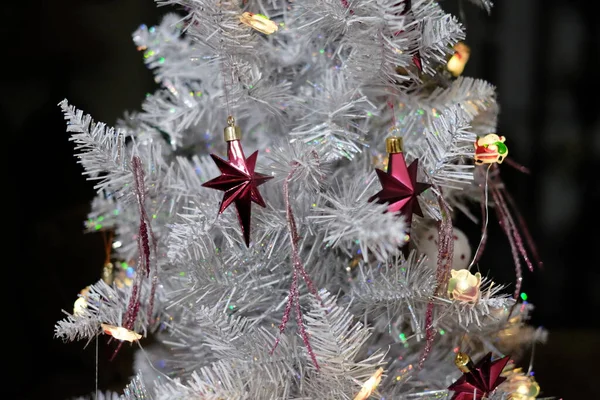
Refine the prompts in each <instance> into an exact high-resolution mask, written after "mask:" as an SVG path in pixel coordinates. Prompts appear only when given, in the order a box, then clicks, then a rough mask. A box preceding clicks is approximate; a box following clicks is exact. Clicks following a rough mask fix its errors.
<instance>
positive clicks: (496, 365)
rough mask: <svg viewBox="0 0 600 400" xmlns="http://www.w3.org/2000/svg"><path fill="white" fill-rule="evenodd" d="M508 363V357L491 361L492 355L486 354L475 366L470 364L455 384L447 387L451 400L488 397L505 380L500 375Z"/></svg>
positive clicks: (476, 399) (478, 399)
mask: <svg viewBox="0 0 600 400" xmlns="http://www.w3.org/2000/svg"><path fill="white" fill-rule="evenodd" d="M509 361H510V357H509V356H504V357H502V358H499V359H497V360H494V361H492V353H487V354H486V355H485V356H484V357H483V358H482V359H481V360H479V361H478V362H477V364H474V365H473V364H472V365H471V368H469V371H468V372H464V373H463V375H462V376H461V377H460V378H458V380H456V382H454V383H453V384H452V385H450V386H448V390H452V391H453V392H454V395H453V396H452V399H451V400H481V399H483V398H485V397H487V396H489V395H490V393H492V392H493V391H494V390H495V389H496V388H497V387H498V386H499V385H500V384H501V383H502V382H504V381H505V380H506V378H505V377H502V376H500V374H502V371H503V370H504V367H506V364H508V362H509Z"/></svg>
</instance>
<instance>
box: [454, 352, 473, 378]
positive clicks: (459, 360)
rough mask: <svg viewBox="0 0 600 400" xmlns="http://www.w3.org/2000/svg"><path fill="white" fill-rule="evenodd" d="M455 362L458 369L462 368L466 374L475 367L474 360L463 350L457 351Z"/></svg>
mask: <svg viewBox="0 0 600 400" xmlns="http://www.w3.org/2000/svg"><path fill="white" fill-rule="evenodd" d="M454 364H456V366H457V367H458V369H460V370H461V371H462V372H464V373H465V374H466V373H467V372H471V369H472V368H473V362H472V361H471V358H470V357H469V356H468V355H466V354H465V353H461V352H458V353H456V358H455V359H454Z"/></svg>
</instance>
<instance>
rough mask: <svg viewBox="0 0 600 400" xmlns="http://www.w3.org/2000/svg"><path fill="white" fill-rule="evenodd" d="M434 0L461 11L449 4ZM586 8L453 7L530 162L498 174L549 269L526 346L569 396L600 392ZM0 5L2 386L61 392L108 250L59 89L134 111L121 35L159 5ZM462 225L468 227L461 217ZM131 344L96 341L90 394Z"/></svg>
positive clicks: (546, 378)
mask: <svg viewBox="0 0 600 400" xmlns="http://www.w3.org/2000/svg"><path fill="white" fill-rule="evenodd" d="M442 4H443V6H444V7H447V8H448V10H450V11H455V12H456V13H457V14H459V7H458V3H457V2H450V1H444V2H442ZM586 4H587V3H586V2H584V1H572V2H564V1H557V0H546V1H541V0H538V1H534V0H530V1H522V0H506V1H498V4H497V6H496V7H495V8H494V10H493V12H492V14H491V15H490V16H487V15H486V14H485V13H484V12H482V11H480V10H479V9H477V8H475V7H473V6H472V5H471V4H470V3H469V2H465V4H463V10H464V14H463V15H462V18H463V21H464V22H465V23H466V25H467V43H468V44H469V45H470V46H471V49H472V54H471V60H470V61H469V64H468V66H467V69H466V71H465V75H468V76H474V77H479V78H483V79H486V80H488V81H490V82H492V83H493V84H495V85H496V86H497V88H498V93H499V102H500V104H501V109H502V111H501V115H500V123H499V129H498V133H500V134H502V135H504V136H506V137H507V144H508V146H509V149H510V157H511V158H512V159H513V160H514V161H516V162H518V163H520V164H522V165H525V166H527V167H528V168H529V169H530V170H531V174H529V175H526V174H523V173H521V172H518V171H516V170H514V169H511V168H510V167H509V166H507V165H506V164H504V165H503V167H502V174H503V177H504V181H505V182H506V184H507V186H508V190H509V191H510V192H511V193H512V195H513V196H514V197H515V198H516V200H517V202H518V204H519V207H520V209H521V211H522V213H523V214H524V215H525V216H526V219H527V223H528V225H529V227H530V229H531V231H532V234H533V236H534V239H535V242H536V243H537V246H538V248H539V250H540V253H541V257H542V258H543V261H544V269H543V270H538V271H536V272H534V273H529V272H526V273H525V284H524V290H525V291H526V292H527V293H528V295H529V300H530V301H531V302H533V303H534V304H535V305H536V307H537V308H536V312H535V313H534V317H533V320H532V323H533V324H534V325H537V326H540V325H541V326H544V327H545V328H547V329H548V330H549V332H550V336H549V342H548V343H547V344H546V345H544V346H538V348H537V349H536V357H535V359H534V370H535V371H536V376H537V379H538V381H539V382H540V385H541V387H542V390H543V393H544V394H545V395H548V396H550V395H553V396H557V397H563V398H565V399H583V398H589V399H592V398H597V395H595V394H594V393H595V391H593V387H592V383H593V382H592V377H594V378H597V376H598V372H600V371H599V370H598V368H597V367H596V365H597V360H598V358H599V356H600V339H599V335H598V332H599V329H600V311H599V307H600V270H599V269H598V262H597V257H596V250H597V248H598V247H600V243H599V242H598V239H600V235H598V224H599V218H598V215H599V214H598V212H597V207H598V205H599V201H600V196H599V190H600V189H599V185H598V182H599V179H598V178H597V171H598V167H599V160H600V158H599V157H598V155H599V154H600V124H599V123H600V121H599V119H598V115H599V113H598V100H597V96H598V94H599V93H600V91H599V90H598V89H599V88H598V78H597V76H598V71H599V66H600V65H599V62H598V61H599V60H598V54H599V52H598V51H599V50H600V49H599V45H600V32H599V25H598V24H597V20H596V16H595V14H594V13H593V11H591V10H588V8H587V7H585V5H586ZM0 9H1V10H2V11H1V12H2V17H3V18H2V21H3V24H2V26H1V28H0V29H2V35H1V37H2V47H1V49H2V50H3V51H2V55H3V57H2V62H1V65H2V71H3V73H2V74H1V75H0V76H1V78H0V79H1V82H2V84H1V89H2V91H1V93H2V97H1V98H0V117H1V118H2V125H1V128H2V130H3V137H4V149H3V150H4V154H5V157H4V158H3V161H4V163H5V167H4V168H3V170H4V176H5V177H6V179H5V181H6V182H7V185H5V186H4V190H3V196H2V198H3V205H4V209H5V211H6V213H7V216H8V223H7V225H5V229H4V234H3V238H4V239H3V241H4V255H5V262H4V269H5V274H4V277H5V279H4V282H5V287H6V289H7V290H4V291H3V294H4V295H5V301H4V309H5V310H6V311H8V315H7V316H5V319H4V324H5V328H4V329H3V338H4V339H3V344H4V348H5V351H4V354H5V357H4V358H5V363H6V366H7V368H8V370H9V371H10V373H9V377H10V379H9V380H7V381H6V383H5V385H4V390H6V389H8V391H9V393H14V395H11V396H10V397H8V398H16V399H38V398H44V399H69V398H72V397H73V396H77V395H85V394H88V393H90V392H91V391H93V389H94V387H95V376H96V374H95V370H96V362H95V359H96V358H95V343H94V342H92V343H90V344H89V345H88V346H87V347H85V349H84V345H85V343H83V342H75V343H63V342H61V341H60V340H57V339H54V338H53V330H54V324H55V323H56V321H57V320H59V319H61V318H62V314H61V309H71V308H72V305H73V301H74V299H75V298H76V294H77V293H78V292H79V290H81V288H83V287H85V286H87V285H88V284H90V283H92V282H94V281H96V280H97V279H98V278H99V274H100V271H101V268H102V264H103V260H104V253H103V238H102V236H101V235H100V234H83V233H82V226H83V225H82V224H83V221H84V220H85V219H86V216H87V212H88V210H89V203H90V200H91V199H92V197H93V194H94V192H93V190H92V188H91V184H90V183H89V182H86V181H85V180H84V178H83V177H82V176H81V169H80V167H79V166H78V165H77V163H76V159H75V158H74V157H73V148H72V144H71V143H70V142H69V141H68V134H67V133H66V131H65V123H64V121H63V119H62V114H61V112H60V110H59V108H58V106H57V104H58V102H59V101H61V100H62V99H64V98H67V99H68V100H69V102H70V103H71V104H74V105H76V106H77V108H80V109H83V110H85V112H86V113H90V114H91V115H92V116H93V117H94V119H96V120H98V121H103V122H106V123H108V124H109V125H110V124H113V123H114V122H115V120H116V119H117V118H119V117H121V116H122V115H123V112H124V111H125V110H137V109H139V106H140V104H141V102H142V100H143V98H144V96H145V94H146V93H147V92H151V91H153V89H154V87H155V86H154V83H153V79H152V74H151V73H150V71H148V70H147V69H146V68H145V67H144V65H143V61H142V56H141V54H140V53H139V52H137V51H136V49H135V46H134V45H133V42H132V40H131V33H132V32H133V31H134V30H135V29H136V28H137V27H138V26H139V25H140V24H142V23H145V24H147V25H149V26H150V25H153V24H156V23H157V22H158V21H159V15H160V14H161V13H164V12H166V11H168V9H159V8H157V7H156V6H155V4H154V3H153V2H152V1H151V0H120V1H116V0H114V1H111V0H95V1H94V0H55V1H52V2H46V1H41V0H34V1H29V2H11V3H4V4H3V5H2V6H1V8H0ZM491 225H492V228H491V234H490V239H489V241H488V247H487V249H486V252H485V255H484V258H483V260H482V264H484V265H486V267H487V268H489V270H490V271H492V273H493V275H494V277H495V280H498V281H504V282H506V283H510V282H512V281H513V279H514V272H513V264H512V259H511V255H510V248H509V245H508V242H507V240H506V238H505V237H504V235H503V234H502V232H501V231H500V229H499V228H497V226H496V225H495V224H493V223H492V224H491ZM458 226H459V227H461V228H462V229H463V230H464V231H466V232H467V233H468V234H469V236H470V237H471V238H476V237H477V228H476V227H475V226H472V225H471V224H470V223H469V222H468V221H462V220H459V221H458ZM473 244H475V243H473ZM130 350H132V349H128V348H127V346H125V349H124V351H122V352H121V355H120V357H119V358H118V360H117V361H113V362H109V361H108V357H109V356H110V352H109V351H108V348H107V346H106V345H105V342H103V341H101V342H100V344H99V357H98V360H99V361H98V369H99V378H98V379H99V382H98V385H99V387H100V389H103V390H106V389H114V390H119V389H121V388H122V387H123V385H124V384H125V383H126V382H127V381H128V378H129V376H130V375H131V374H132V370H131V365H130V362H131V351H130ZM5 376H6V374H5Z"/></svg>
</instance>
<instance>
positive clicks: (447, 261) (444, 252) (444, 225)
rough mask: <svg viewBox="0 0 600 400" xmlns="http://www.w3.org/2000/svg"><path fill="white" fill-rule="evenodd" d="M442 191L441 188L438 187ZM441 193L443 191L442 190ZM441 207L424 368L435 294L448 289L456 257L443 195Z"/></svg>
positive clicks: (421, 362) (433, 333)
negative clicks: (433, 289)
mask: <svg viewBox="0 0 600 400" xmlns="http://www.w3.org/2000/svg"><path fill="white" fill-rule="evenodd" d="M437 189H438V191H440V189H439V188H437ZM440 193H441V192H440ZM438 201H439V204H440V208H441V210H442V220H441V221H440V224H439V227H438V257H437V270H436V282H437V284H436V288H435V291H434V294H433V295H432V297H431V299H430V300H429V303H428V304H427V311H426V314H425V346H424V348H423V352H422V353H421V358H420V359H419V366H418V368H419V369H422V368H423V365H424V364H425V361H426V360H427V358H428V357H429V354H430V353H431V350H432V348H433V341H434V340H435V336H436V333H437V332H436V330H435V327H434V324H433V313H434V311H435V310H434V309H435V304H434V303H433V296H441V295H442V294H443V292H444V291H445V290H446V287H447V284H448V276H449V274H450V269H451V268H452V258H453V257H454V237H453V229H452V216H451V215H450V209H449V207H448V205H447V204H446V202H445V201H444V200H443V198H442V197H441V195H440V196H439V198H438Z"/></svg>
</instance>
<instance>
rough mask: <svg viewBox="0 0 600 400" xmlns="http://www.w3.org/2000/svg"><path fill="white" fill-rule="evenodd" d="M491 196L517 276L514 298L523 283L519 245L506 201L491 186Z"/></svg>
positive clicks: (497, 190)
mask: <svg viewBox="0 0 600 400" xmlns="http://www.w3.org/2000/svg"><path fill="white" fill-rule="evenodd" d="M492 197H493V198H494V203H496V207H495V208H496V214H497V215H498V223H499V224H500V227H501V228H502V230H503V231H504V233H505V234H506V237H507V238H508V243H509V244H510V250H511V253H512V257H513V262H514V264H515V275H516V276H517V280H516V283H515V292H514V295H513V296H514V298H515V299H516V298H517V297H519V294H521V285H522V284H523V272H522V268H521V260H520V259H519V247H518V245H517V243H516V240H515V235H514V229H515V228H514V226H513V224H512V222H511V220H510V218H509V214H508V210H506V207H505V206H506V203H504V202H502V200H501V195H500V192H499V189H497V188H495V187H493V188H492Z"/></svg>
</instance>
